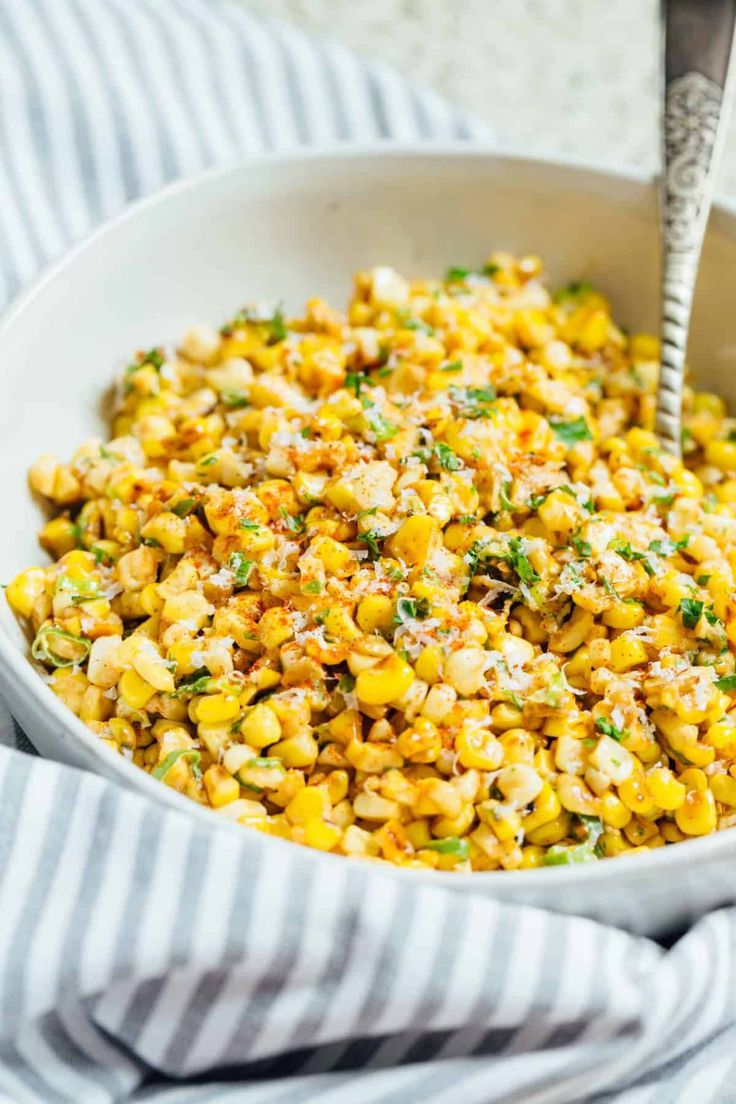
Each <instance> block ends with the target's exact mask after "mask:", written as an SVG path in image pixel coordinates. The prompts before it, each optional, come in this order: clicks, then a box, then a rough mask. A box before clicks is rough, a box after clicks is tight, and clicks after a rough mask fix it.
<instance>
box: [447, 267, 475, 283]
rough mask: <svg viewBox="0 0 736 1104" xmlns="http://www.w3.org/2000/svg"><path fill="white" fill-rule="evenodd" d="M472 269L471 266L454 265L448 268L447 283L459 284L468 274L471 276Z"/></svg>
mask: <svg viewBox="0 0 736 1104" xmlns="http://www.w3.org/2000/svg"><path fill="white" fill-rule="evenodd" d="M470 274H471V270H470V269H469V268H460V267H453V268H448V270H447V272H446V273H445V283H447V284H459V283H460V282H461V281H462V280H464V279H465V278H466V277H467V276H470Z"/></svg>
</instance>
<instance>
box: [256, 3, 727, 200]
mask: <svg viewBox="0 0 736 1104" xmlns="http://www.w3.org/2000/svg"><path fill="white" fill-rule="evenodd" d="M241 3H245V4H246V5H247V6H249V7H250V8H252V9H254V10H255V11H259V12H262V13H266V12H268V13H270V14H272V15H277V16H281V17H284V18H288V19H291V20H293V21H294V22H296V23H299V24H300V25H301V26H303V27H306V28H307V29H308V30H311V31H313V32H315V33H317V34H320V35H323V36H329V37H332V38H336V39H339V40H340V41H342V42H344V43H345V44H346V45H349V46H352V47H353V48H355V49H357V50H360V51H362V52H364V53H367V54H372V55H373V56H375V57H379V58H381V59H383V60H385V61H387V62H391V63H393V64H394V65H396V66H397V67H398V68H399V69H400V71H401V72H402V73H405V74H407V75H410V76H412V77H413V78H414V79H415V80H419V81H423V82H425V83H427V84H430V85H432V86H433V87H435V88H436V89H437V90H438V91H440V92H442V93H444V94H445V95H446V96H448V97H450V98H451V99H453V100H454V101H455V102H456V103H458V104H460V105H461V106H464V107H466V108H468V109H469V110H471V111H474V112H475V113H476V114H478V115H481V116H483V117H484V118H485V119H487V120H488V121H489V122H490V123H491V124H492V125H493V127H494V128H495V130H496V133H497V135H498V137H499V140H500V141H501V142H502V143H503V144H504V145H510V146H518V147H521V148H523V149H525V150H536V151H539V152H540V153H544V152H549V151H553V152H563V153H575V154H577V155H579V156H581V157H585V158H590V159H593V160H598V161H601V160H602V161H608V162H613V163H614V164H616V165H619V166H621V167H625V166H626V165H634V166H637V167H639V168H644V169H647V170H651V171H652V172H653V171H655V168H656V164H657V157H658V135H657V112H658V74H657V61H658V9H659V4H658V0H615V2H613V3H612V2H611V0H241ZM720 180H721V188H720V190H722V191H729V192H730V193H731V194H733V195H736V117H735V118H734V119H733V120H732V124H731V129H730V135H729V140H728V142H727V146H726V151H725V154H724V159H723V163H722V166H721V174H720Z"/></svg>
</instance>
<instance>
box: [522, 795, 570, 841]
mask: <svg viewBox="0 0 736 1104" xmlns="http://www.w3.org/2000/svg"><path fill="white" fill-rule="evenodd" d="M561 808H562V807H561V805H560V799H559V797H558V796H557V794H556V793H555V791H554V790H553V789H552V787H551V786H550V784H549V783H548V782H544V783H543V785H542V788H541V789H540V791H539V793H538V794H537V796H536V798H535V799H534V805H533V808H532V811H531V812H530V813H527V815H526V816H525V817H524V819H523V821H522V825H523V828H524V831H525V832H526V834H527V836H528V835H529V833H530V832H533V831H535V830H536V829H537V828H539V827H541V825H543V824H547V823H549V822H550V821H553V820H556V819H557V817H558V816H559V815H560V811H561ZM560 838H561V837H560Z"/></svg>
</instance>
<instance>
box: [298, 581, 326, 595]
mask: <svg viewBox="0 0 736 1104" xmlns="http://www.w3.org/2000/svg"><path fill="white" fill-rule="evenodd" d="M324 589H325V587H324V583H323V582H322V581H321V580H320V579H312V581H311V582H309V583H306V584H305V585H304V586H303V587H302V593H304V594H321V593H322V591H323V590H324Z"/></svg>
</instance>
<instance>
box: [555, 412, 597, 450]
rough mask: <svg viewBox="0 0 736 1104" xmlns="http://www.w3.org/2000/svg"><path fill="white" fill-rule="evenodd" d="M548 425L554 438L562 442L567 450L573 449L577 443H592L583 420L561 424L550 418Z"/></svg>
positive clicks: (561, 422)
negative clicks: (553, 433) (552, 431)
mask: <svg viewBox="0 0 736 1104" xmlns="http://www.w3.org/2000/svg"><path fill="white" fill-rule="evenodd" d="M549 424H550V425H551V426H552V429H553V430H554V432H555V436H556V437H558V438H559V439H560V441H562V443H563V444H564V445H566V446H567V448H573V446H574V445H576V444H577V443H578V441H592V440H593V434H592V433H591V432H590V426H589V425H588V423H587V422H586V420H585V418H583V417H582V415H581V417H579V418H573V419H572V421H569V422H563V421H561V420H560V419H559V418H550V419H549Z"/></svg>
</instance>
